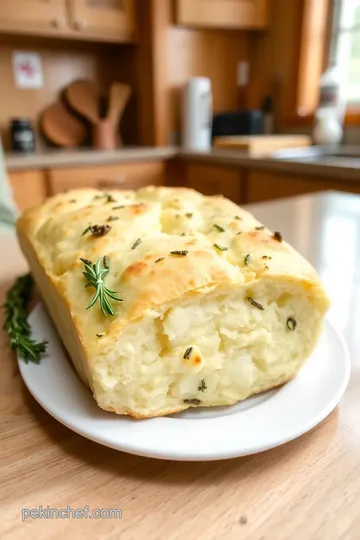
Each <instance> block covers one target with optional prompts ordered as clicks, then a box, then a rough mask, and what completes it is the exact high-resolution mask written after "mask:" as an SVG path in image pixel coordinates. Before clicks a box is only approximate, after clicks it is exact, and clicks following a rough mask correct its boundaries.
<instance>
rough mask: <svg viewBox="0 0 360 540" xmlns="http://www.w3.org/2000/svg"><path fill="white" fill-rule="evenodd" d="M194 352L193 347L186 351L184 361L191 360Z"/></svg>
mask: <svg viewBox="0 0 360 540" xmlns="http://www.w3.org/2000/svg"><path fill="white" fill-rule="evenodd" d="M192 350H193V348H192V347H189V348H188V349H186V351H185V353H184V356H183V358H184V360H189V358H190V356H191V353H192Z"/></svg>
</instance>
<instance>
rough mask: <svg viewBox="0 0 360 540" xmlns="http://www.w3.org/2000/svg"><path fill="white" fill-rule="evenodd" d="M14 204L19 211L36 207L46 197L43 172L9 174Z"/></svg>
mask: <svg viewBox="0 0 360 540" xmlns="http://www.w3.org/2000/svg"><path fill="white" fill-rule="evenodd" d="M9 181H10V185H11V187H12V191H13V195H14V199H15V202H16V204H17V206H18V208H19V209H20V210H25V208H31V206H37V205H38V204H41V203H43V202H44V201H45V199H46V196H47V189H46V179H45V173H44V172H43V171H19V172H11V173H9Z"/></svg>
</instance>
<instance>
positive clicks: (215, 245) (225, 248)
mask: <svg viewBox="0 0 360 540" xmlns="http://www.w3.org/2000/svg"><path fill="white" fill-rule="evenodd" d="M214 247H215V248H216V249H218V250H219V251H227V250H228V248H227V247H223V246H219V244H214Z"/></svg>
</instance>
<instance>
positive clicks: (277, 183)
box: [246, 171, 360, 203]
mask: <svg viewBox="0 0 360 540" xmlns="http://www.w3.org/2000/svg"><path fill="white" fill-rule="evenodd" d="M327 190H335V191H347V192H350V193H360V185H359V184H357V183H355V182H354V183H350V182H343V181H341V180H339V181H336V180H325V179H322V178H316V177H311V176H308V177H305V178H304V177H299V176H292V175H282V174H280V175H279V174H276V173H263V172H257V171H253V172H250V173H249V175H248V178H247V201H246V202H248V203H255V202H260V201H269V200H271V199H282V198H284V197H295V196H296V195H303V194H305V193H315V192H317V191H327Z"/></svg>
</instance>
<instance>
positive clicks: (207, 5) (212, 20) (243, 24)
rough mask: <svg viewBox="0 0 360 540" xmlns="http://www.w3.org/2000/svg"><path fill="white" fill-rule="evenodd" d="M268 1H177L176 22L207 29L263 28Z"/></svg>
mask: <svg viewBox="0 0 360 540" xmlns="http://www.w3.org/2000/svg"><path fill="white" fill-rule="evenodd" d="M268 3H269V0H177V2H176V12H177V22H178V23H179V24H184V25H187V26H202V27H209V28H245V29H246V28H264V27H266V26H267V24H268Z"/></svg>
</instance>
